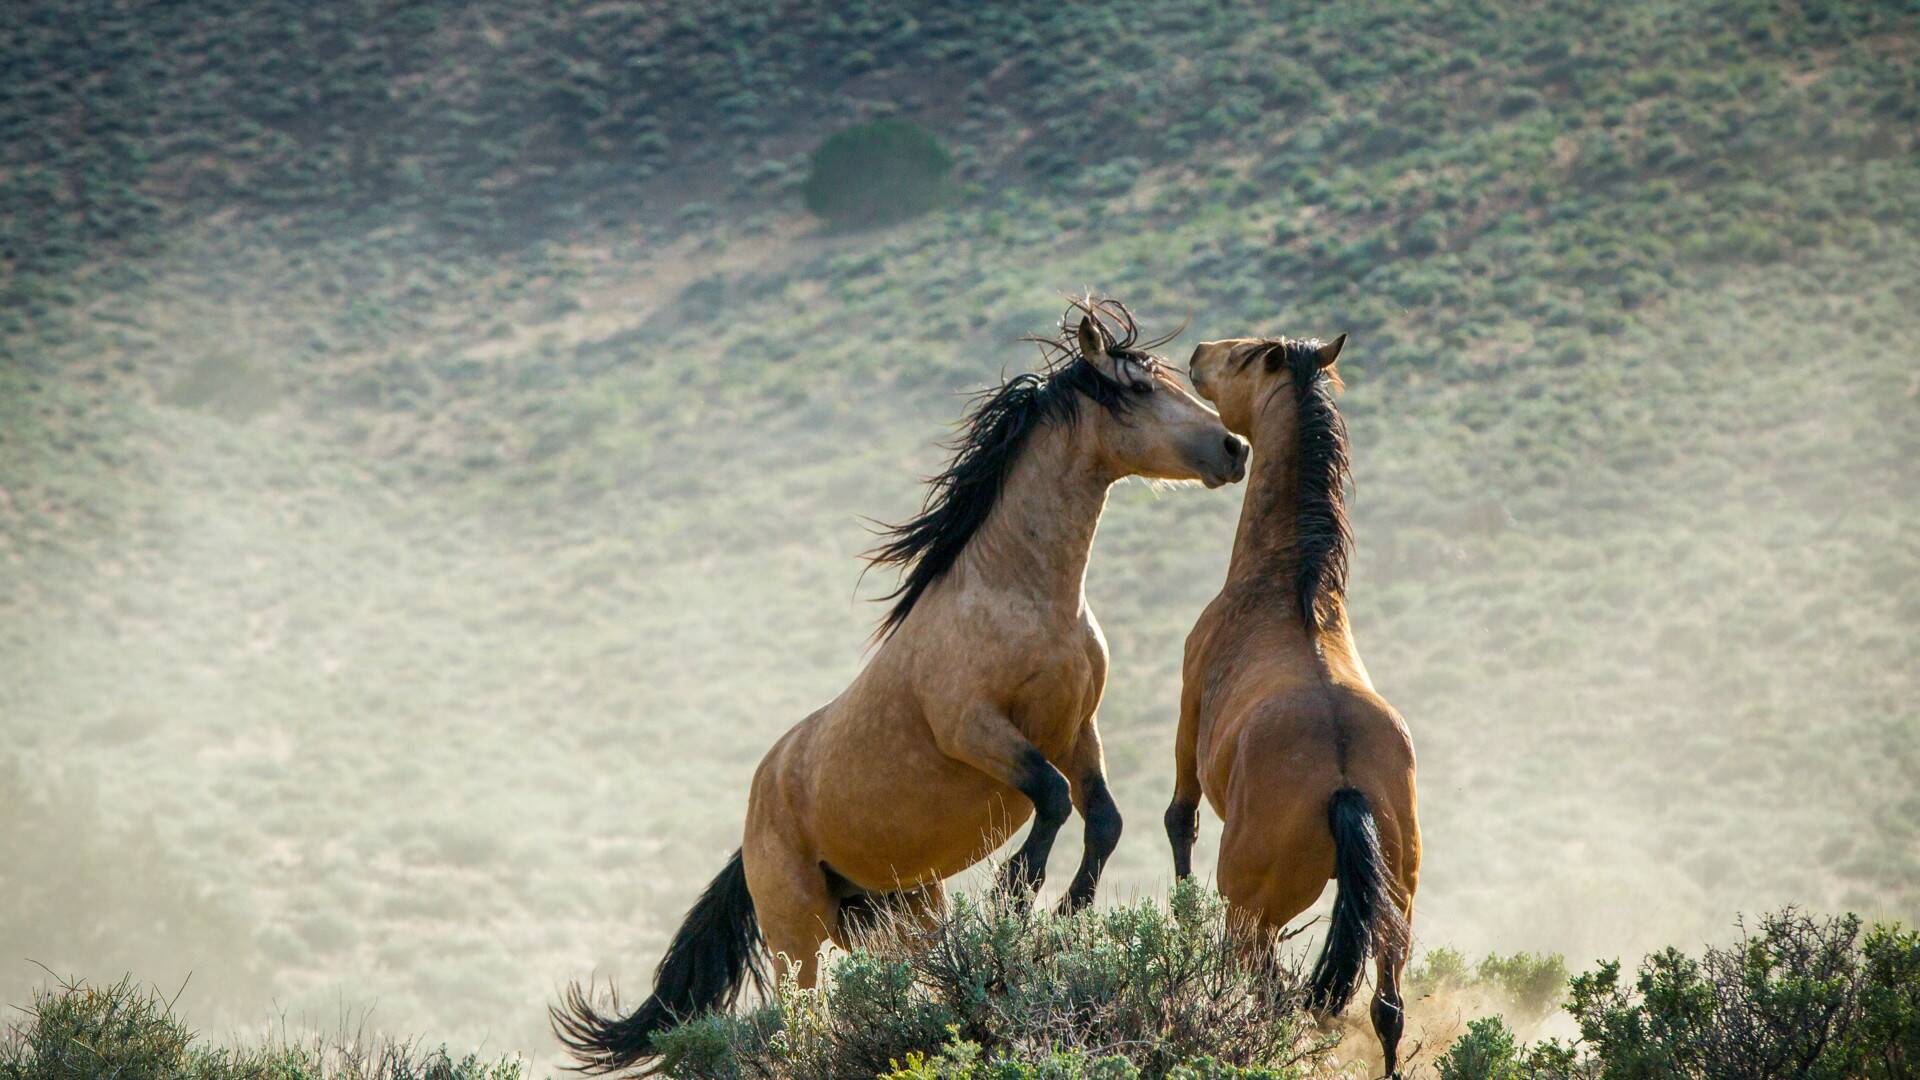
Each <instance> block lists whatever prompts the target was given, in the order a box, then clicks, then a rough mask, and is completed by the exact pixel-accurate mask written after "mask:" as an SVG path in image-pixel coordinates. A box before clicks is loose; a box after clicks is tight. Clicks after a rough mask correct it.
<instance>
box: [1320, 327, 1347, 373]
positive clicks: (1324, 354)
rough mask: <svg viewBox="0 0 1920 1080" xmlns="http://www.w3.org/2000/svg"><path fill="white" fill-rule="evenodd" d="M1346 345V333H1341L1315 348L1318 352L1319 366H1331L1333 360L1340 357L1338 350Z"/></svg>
mask: <svg viewBox="0 0 1920 1080" xmlns="http://www.w3.org/2000/svg"><path fill="white" fill-rule="evenodd" d="M1346 345H1347V335H1345V334H1341V335H1340V336H1339V337H1337V338H1334V339H1333V340H1332V341H1329V342H1327V343H1326V344H1324V345H1322V346H1320V348H1319V349H1317V350H1315V351H1316V352H1318V353H1319V354H1320V366H1321V367H1322V368H1330V367H1332V366H1333V362H1334V361H1335V360H1338V359H1340V350H1341V349H1344V348H1346Z"/></svg>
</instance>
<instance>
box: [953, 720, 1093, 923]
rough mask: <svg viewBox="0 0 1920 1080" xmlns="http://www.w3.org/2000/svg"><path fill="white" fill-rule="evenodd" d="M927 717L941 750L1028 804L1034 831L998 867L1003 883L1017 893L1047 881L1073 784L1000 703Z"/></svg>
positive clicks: (1025, 893)
mask: <svg viewBox="0 0 1920 1080" xmlns="http://www.w3.org/2000/svg"><path fill="white" fill-rule="evenodd" d="M930 719H932V721H933V723H932V727H933V738H934V742H935V743H936V744H937V745H938V746H939V748H940V752H941V753H943V754H945V755H947V756H948V757H950V758H953V759H954V760H955V761H961V762H965V763H966V764H968V765H971V766H973V767H974V768H976V769H978V770H980V771H981V772H983V773H986V774H987V775H988V776H991V777H993V778H994V779H995V780H998V781H1000V782H1001V783H1002V784H1005V785H1007V786H1008V787H1010V788H1013V789H1014V790H1015V791H1018V792H1019V793H1020V794H1022V795H1025V796H1026V797H1027V801H1029V802H1031V803H1032V804H1033V831H1031V832H1029V833H1028V834H1027V841H1026V843H1024V844H1021V845H1020V850H1019V851H1016V852H1014V855H1013V858H1012V859H1009V860H1008V861H1007V865H1006V866H1004V867H1002V868H1001V870H1000V884H1001V885H1002V887H1012V886H1017V887H1018V888H1019V889H1020V890H1021V892H1020V893H1019V894H1017V895H1021V896H1025V897H1030V896H1031V894H1032V893H1033V892H1035V891H1038V890H1039V888H1040V886H1041V884H1042V883H1043V882H1045V881H1046V878H1047V856H1048V855H1049V854H1050V853H1052V851H1053V840H1054V837H1056V836H1058V835H1059V834H1060V826H1061V825H1063V824H1065V823H1066V820H1067V816H1068V815H1069V814H1070V813H1072V811H1073V794H1072V786H1071V785H1070V784H1068V783H1067V778H1066V777H1065V776H1063V775H1061V772H1060V770H1059V769H1056V768H1054V767H1053V763H1052V762H1050V761H1048V760H1047V757H1046V755H1045V754H1042V753H1041V752H1040V748H1039V747H1037V746H1035V745H1033V743H1032V742H1031V741H1029V740H1028V739H1027V737H1026V736H1025V735H1023V734H1021V733H1020V729H1019V728H1017V727H1015V726H1014V724H1013V721H1012V720H1010V719H1008V718H1007V716H1006V714H1005V713H1002V712H1001V711H1000V710H999V709H996V708H993V707H991V706H981V707H978V708H975V709H971V710H967V711H965V712H956V713H954V714H952V715H950V716H946V717H933V718H930Z"/></svg>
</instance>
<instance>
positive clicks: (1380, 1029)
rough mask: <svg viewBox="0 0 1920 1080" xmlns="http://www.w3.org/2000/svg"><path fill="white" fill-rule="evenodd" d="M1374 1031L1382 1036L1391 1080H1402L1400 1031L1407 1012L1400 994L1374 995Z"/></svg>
mask: <svg viewBox="0 0 1920 1080" xmlns="http://www.w3.org/2000/svg"><path fill="white" fill-rule="evenodd" d="M1372 1012H1373V1031H1374V1034H1376V1035H1378V1036H1380V1049H1381V1051H1382V1053H1384V1054H1385V1056H1386V1064H1387V1076H1388V1078H1389V1080H1400V1069H1399V1064H1400V1032H1401V1029H1403V1028H1404V1027H1405V1026H1406V1022H1407V1012H1406V1009H1405V1008H1403V1007H1402V1006H1401V1004H1400V995H1399V994H1384V993H1382V994H1375V995H1374V996H1373V1009H1372Z"/></svg>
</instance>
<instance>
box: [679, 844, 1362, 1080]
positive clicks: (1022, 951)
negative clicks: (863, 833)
mask: <svg viewBox="0 0 1920 1080" xmlns="http://www.w3.org/2000/svg"><path fill="white" fill-rule="evenodd" d="M1300 997H1301V994H1300V980H1299V979H1298V977H1297V973H1296V972H1294V971H1293V970H1292V969H1291V968H1290V967H1288V966H1285V965H1275V966H1272V967H1267V968H1255V967H1251V966H1249V965H1244V964H1242V963H1241V962H1240V961H1239V960H1238V958H1237V955H1236V952H1235V949H1234V947H1233V942H1232V939H1231V937H1230V935H1229V934H1228V932H1227V920H1226V911H1225V905H1224V903H1223V902H1222V901H1221V900H1220V899H1219V897H1218V896H1217V895H1216V894H1214V893H1212V892H1211V891H1209V890H1207V889H1204V888H1202V887H1201V886H1199V885H1197V884H1194V883H1193V882H1191V881H1188V882H1183V883H1181V884H1180V885H1178V886H1176V887H1175V888H1174V891H1173V895H1172V898H1171V900H1170V902H1168V903H1165V904H1163V903H1161V902H1159V901H1142V902H1140V903H1136V904H1130V905H1128V906H1125V907H1119V908H1112V909H1108V910H1089V911H1084V912H1081V913H1078V914H1074V915H1060V914H1053V913H1049V912H1046V911H1044V910H1031V909H1023V908H1021V907H1019V906H1017V905H1015V904H1013V903H1011V902H1010V901H1009V900H1007V899H1005V898H1004V897H1001V896H995V895H989V896H980V897H975V896H961V897H958V898H956V900H955V901H954V903H953V906H952V909H951V911H950V912H949V913H948V915H947V917H946V918H944V919H942V920H940V921H939V922H938V923H936V924H935V925H933V926H931V927H928V928H926V929H919V928H915V927H912V926H909V925H905V924H895V925H891V926H885V927H882V928H880V929H879V930H878V931H877V932H876V933H875V934H873V935H871V936H870V937H869V938H868V939H867V942H866V945H865V947H864V948H862V949H859V950H856V951H855V952H853V953H851V954H849V955H847V956H844V957H842V958H841V959H840V960H839V961H838V962H837V963H835V964H834V965H832V970H831V972H830V976H829V978H828V979H827V980H826V981H825V986H824V988H823V989H820V990H816V991H805V990H799V989H795V988H793V987H787V988H785V989H783V990H782V991H781V993H780V995H779V1000H778V1001H776V1002H774V1003H771V1004H768V1005H766V1006H763V1007H762V1008H760V1009H758V1010H755V1011H753V1012H750V1013H748V1014H746V1015H744V1016H732V1015H709V1016H706V1017H703V1018H701V1019H699V1020H695V1021H693V1022H691V1023H688V1024H683V1025H681V1026H680V1027H678V1028H675V1029H673V1030H672V1031H669V1032H667V1033H665V1034H664V1035H662V1036H660V1037H659V1039H658V1045H660V1046H661V1047H662V1049H663V1051H664V1060H665V1067H666V1069H667V1071H668V1072H670V1073H671V1074H672V1075H674V1076H677V1077H683V1078H687V1080H736V1078H738V1077H743V1076H756V1077H782V1078H793V1080H835V1078H838V1077H847V1076H888V1075H891V1076H897V1077H903V1078H905V1077H912V1078H916V1080H917V1078H923V1077H924V1078H933V1077H941V1078H947V1077H974V1076H980V1077H988V1076H991V1077H1009V1078H1011V1077H1022V1076H1028V1075H1046V1076H1081V1075H1085V1076H1101V1077H1129V1076H1143V1077H1198V1076H1209V1077H1211V1076H1219V1077H1228V1076H1294V1075H1303V1074H1304V1073H1303V1072H1302V1070H1304V1068H1305V1067H1306V1066H1307V1065H1308V1064H1310V1063H1312V1062H1314V1061H1316V1060H1318V1059H1320V1058H1323V1057H1324V1056H1325V1054H1326V1053H1327V1052H1328V1051H1329V1050H1330V1049H1331V1047H1332V1042H1333V1040H1332V1039H1331V1038H1329V1037H1327V1036H1324V1035H1320V1034H1318V1033H1317V1032H1316V1031H1315V1029H1314V1028H1313V1026H1312V1025H1311V1024H1310V1023H1308V1022H1307V1021H1306V1020H1305V1018H1304V1017H1303V1016H1302V1014H1301V1013H1300V1011H1299V1003H1300ZM1034 1070H1039V1071H1038V1072H1035V1071H1034ZM1240 1070H1254V1071H1251V1072H1242V1071H1240Z"/></svg>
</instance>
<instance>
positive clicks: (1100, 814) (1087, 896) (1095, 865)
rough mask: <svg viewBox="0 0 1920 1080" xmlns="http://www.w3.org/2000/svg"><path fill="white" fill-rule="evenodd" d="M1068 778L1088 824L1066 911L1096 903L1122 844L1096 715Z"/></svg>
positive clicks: (1090, 720) (1062, 906)
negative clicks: (1096, 894) (1103, 875)
mask: <svg viewBox="0 0 1920 1080" xmlns="http://www.w3.org/2000/svg"><path fill="white" fill-rule="evenodd" d="M1067 780H1068V781H1069V782H1070V783H1071V784H1072V785H1073V806H1074V809H1076V810H1078V811H1080V817H1081V820H1083V821H1085V822H1086V823H1087V830H1086V834H1085V835H1086V839H1085V843H1084V844H1083V846H1082V850H1081V854H1080V869H1079V870H1078V871H1077V872H1075V874H1074V875H1073V884H1071V885H1069V886H1067V895H1066V897H1065V898H1063V899H1062V900H1061V901H1060V909H1061V910H1062V911H1079V910H1080V909H1081V908H1083V907H1086V906H1087V905H1088V904H1091V903H1093V894H1094V890H1095V889H1097V888H1099V887H1100V872H1101V871H1102V870H1104V869H1106V866H1107V858H1108V857H1109V856H1111V855H1112V854H1113V849H1114V848H1116V847H1119V846H1120V826H1121V821H1120V807H1119V806H1117V805H1116V804H1115V803H1114V801H1113V795H1112V793H1111V792H1109V791H1108V790H1107V759H1106V755H1105V753H1104V752H1102V750H1101V748H1100V729H1099V728H1098V727H1097V726H1095V724H1094V720H1093V717H1091V716H1090V717H1088V718H1087V723H1086V726H1084V727H1082V728H1081V729H1080V736H1079V738H1077V739H1075V740H1074V744H1073V753H1072V754H1071V755H1070V756H1069V758H1068V760H1067Z"/></svg>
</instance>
